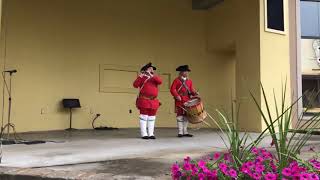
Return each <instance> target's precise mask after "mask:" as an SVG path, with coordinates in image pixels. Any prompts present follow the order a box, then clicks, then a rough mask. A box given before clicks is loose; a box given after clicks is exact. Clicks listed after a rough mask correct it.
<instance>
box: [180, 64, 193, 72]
mask: <svg viewBox="0 0 320 180" xmlns="http://www.w3.org/2000/svg"><path fill="white" fill-rule="evenodd" d="M176 71H179V72H185V71H188V72H190V71H191V70H190V68H189V66H188V65H182V66H179V67H177V69H176Z"/></svg>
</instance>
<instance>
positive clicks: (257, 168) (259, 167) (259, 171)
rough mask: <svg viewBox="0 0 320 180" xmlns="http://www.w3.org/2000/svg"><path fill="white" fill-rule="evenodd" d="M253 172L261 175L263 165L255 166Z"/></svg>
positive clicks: (263, 168)
mask: <svg viewBox="0 0 320 180" xmlns="http://www.w3.org/2000/svg"><path fill="white" fill-rule="evenodd" d="M255 170H256V172H257V173H262V172H263V171H264V170H265V167H264V166H263V165H257V166H256V168H255Z"/></svg>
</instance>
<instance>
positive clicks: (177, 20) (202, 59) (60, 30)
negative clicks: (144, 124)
mask: <svg viewBox="0 0 320 180" xmlns="http://www.w3.org/2000/svg"><path fill="white" fill-rule="evenodd" d="M7 2H8V4H7V7H6V11H7V15H6V28H7V34H6V46H5V47H6V49H7V53H6V54H7V55H6V59H3V58H2V59H1V65H3V64H4V61H6V62H5V65H6V67H7V69H11V68H16V69H17V70H18V73H17V74H15V75H14V79H13V118H12V122H13V123H14V124H15V125H16V128H17V130H18V131H20V132H21V131H42V130H56V129H65V128H67V127H68V123H69V121H68V118H69V117H68V111H65V110H64V109H63V108H62V107H61V100H62V98H80V101H81V104H82V108H81V109H77V110H75V111H74V117H73V118H74V121H73V126H74V127H75V128H90V127H91V120H92V119H93V117H94V116H95V114H96V113H101V114H102V116H101V117H100V118H99V120H98V121H100V122H102V123H101V125H107V126H113V127H120V128H122V127H137V126H138V121H137V116H138V112H137V110H136V108H135V104H134V102H135V98H136V94H130V93H105V92H100V91H99V66H100V65H103V64H116V65H127V66H141V65H142V64H144V63H146V62H148V61H149V60H151V61H152V62H153V63H155V64H156V65H157V66H158V68H159V69H160V70H162V71H163V72H169V73H171V74H172V76H175V74H176V73H175V71H174V70H175V68H176V66H178V65H180V64H189V65H190V66H191V68H192V73H191V77H192V79H193V80H194V84H195V86H196V88H197V89H199V91H200V93H201V95H202V97H203V99H204V100H205V102H206V103H207V104H209V105H208V107H209V106H210V109H215V108H216V107H226V105H227V103H229V102H227V101H226V100H227V99H228V98H229V97H228V96H229V94H230V93H229V92H231V89H234V88H233V84H234V83H235V82H234V78H233V77H234V76H235V74H234V73H235V71H234V66H235V63H234V61H233V59H235V58H234V57H233V56H229V55H216V54H212V53H211V52H209V51H208V47H207V35H208V31H207V20H208V19H207V18H206V17H207V13H206V12H204V11H193V10H192V9H191V2H190V1H185V0H174V1H172V0H156V1H152V2H151V1H149V0H139V1H130V0H123V1H111V0H108V1H102V0H96V1H90V2H89V1H86V0H68V1H67V0H54V1H52V0H28V1H25V0H10V1H7ZM248 16H249V15H248ZM250 16H251V15H250ZM247 33H249V32H247ZM243 40H244V41H246V42H247V45H250V46H252V47H254V48H258V47H255V45H251V43H249V41H250V40H245V39H243ZM256 44H258V43H257V42H256ZM243 48H244V47H243ZM2 49H4V46H3V47H2ZM245 51H246V52H247V53H245V54H247V55H248V56H250V54H251V50H249V48H248V49H246V50H245ZM221 56H225V57H228V58H221ZM229 57H230V58H229ZM245 57H247V56H244V57H243V58H242V59H243V61H245V60H246V58H245ZM225 59H230V61H225ZM114 78H117V77H114ZM130 78H132V81H133V80H134V78H135V77H130ZM122 80H123V79H122ZM122 80H121V81H122ZM126 82H131V81H127V80H123V82H121V83H122V84H123V83H126ZM121 83H120V84H121ZM128 86H131V84H130V83H128ZM5 98H7V96H5ZM160 99H161V101H162V103H163V106H162V107H161V109H160V110H159V116H158V121H157V126H158V127H174V126H175V125H176V121H175V115H174V112H173V102H172V98H171V96H170V94H169V93H168V92H161V93H160ZM6 104H7V102H5V112H6V110H7V105H6ZM130 109H132V110H133V113H132V114H130V113H129V110H130ZM5 118H6V116H5ZM250 128H251V127H248V129H250Z"/></svg>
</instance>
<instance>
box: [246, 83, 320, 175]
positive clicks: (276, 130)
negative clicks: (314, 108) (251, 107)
mask: <svg viewBox="0 0 320 180" xmlns="http://www.w3.org/2000/svg"><path fill="white" fill-rule="evenodd" d="M261 92H262V97H263V101H262V103H261V104H264V107H265V109H263V108H262V105H260V104H259V103H258V102H259V101H258V99H257V98H256V97H255V96H254V95H253V93H252V92H250V94H251V97H252V98H253V100H254V102H255V104H256V106H257V108H258V111H259V112H260V114H261V116H262V119H263V120H264V123H265V124H266V126H267V128H266V130H267V132H268V134H269V135H270V136H271V138H272V140H273V143H274V146H275V149H276V156H277V159H278V160H279V170H280V171H281V170H282V169H283V168H284V167H286V166H288V164H289V163H290V160H292V159H298V156H297V155H298V154H300V152H301V149H302V147H303V146H304V145H305V144H306V143H307V141H308V140H309V139H310V137H311V132H312V131H313V130H314V129H316V128H317V127H319V126H320V118H319V115H320V114H319V113H316V114H314V115H313V116H312V117H311V118H310V119H309V120H307V121H306V120H304V117H305V112H306V111H307V110H308V109H307V110H305V111H304V112H302V114H301V115H299V116H298V117H297V121H298V123H297V125H296V126H295V130H297V131H304V132H305V134H298V133H297V131H293V132H292V133H290V130H291V126H292V124H293V119H294V116H295V113H294V112H295V110H296V109H297V108H296V105H297V103H298V101H299V100H301V99H302V98H305V99H307V98H306V93H305V94H304V95H303V96H301V97H300V98H298V99H297V100H296V101H294V102H292V103H291V104H290V105H286V101H287V85H286V83H285V85H282V94H281V101H280V103H279V104H278V101H277V98H276V94H275V92H274V91H273V101H274V105H272V104H270V103H269V100H268V98H267V95H266V92H265V89H264V87H263V85H262V84H261ZM315 93H316V92H314V91H312V93H311V94H312V96H314V95H315ZM316 94H319V93H316ZM316 96H317V95H316ZM316 96H314V97H316ZM310 103H313V102H310ZM271 106H274V108H275V113H272V112H271ZM274 114H275V115H274ZM274 116H275V117H274ZM262 134H264V132H263V133H262Z"/></svg>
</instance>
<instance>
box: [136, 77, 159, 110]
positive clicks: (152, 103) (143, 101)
mask: <svg viewBox="0 0 320 180" xmlns="http://www.w3.org/2000/svg"><path fill="white" fill-rule="evenodd" d="M161 83H162V80H161V78H160V77H159V76H153V77H151V78H148V77H147V76H141V77H140V76H138V77H137V79H136V80H135V81H134V82H133V87H135V88H140V94H139V97H138V98H137V102H136V105H137V107H138V109H141V108H144V109H158V108H159V105H160V102H159V100H158V99H157V97H158V92H159V90H158V86H159V85H160V84H161Z"/></svg>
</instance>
